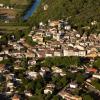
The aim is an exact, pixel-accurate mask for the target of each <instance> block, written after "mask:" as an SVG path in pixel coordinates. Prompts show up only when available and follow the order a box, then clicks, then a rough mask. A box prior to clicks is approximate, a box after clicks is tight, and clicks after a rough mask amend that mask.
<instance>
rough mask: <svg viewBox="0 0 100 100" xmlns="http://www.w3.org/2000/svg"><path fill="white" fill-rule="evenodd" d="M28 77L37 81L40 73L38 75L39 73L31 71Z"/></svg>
mask: <svg viewBox="0 0 100 100" xmlns="http://www.w3.org/2000/svg"><path fill="white" fill-rule="evenodd" d="M28 76H29V77H30V78H32V79H33V80H35V79H37V77H38V73H37V72H33V71H29V72H28Z"/></svg>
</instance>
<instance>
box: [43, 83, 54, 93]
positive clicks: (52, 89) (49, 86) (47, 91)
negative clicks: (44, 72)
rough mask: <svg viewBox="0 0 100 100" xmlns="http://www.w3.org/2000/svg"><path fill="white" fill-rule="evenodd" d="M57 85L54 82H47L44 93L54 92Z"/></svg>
mask: <svg viewBox="0 0 100 100" xmlns="http://www.w3.org/2000/svg"><path fill="white" fill-rule="evenodd" d="M54 88H55V85H54V84H47V86H46V88H45V89H44V94H48V93H50V94H52V93H53V91H54Z"/></svg>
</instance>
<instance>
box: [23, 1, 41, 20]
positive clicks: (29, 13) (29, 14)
mask: <svg viewBox="0 0 100 100" xmlns="http://www.w3.org/2000/svg"><path fill="white" fill-rule="evenodd" d="M40 2H41V0H35V2H34V3H33V4H32V7H31V8H30V9H29V10H28V11H27V12H26V14H25V15H24V16H23V20H28V18H29V17H31V16H32V15H33V13H34V12H35V10H36V8H37V7H38V6H39V4H40Z"/></svg>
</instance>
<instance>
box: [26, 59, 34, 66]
mask: <svg viewBox="0 0 100 100" xmlns="http://www.w3.org/2000/svg"><path fill="white" fill-rule="evenodd" d="M28 64H29V65H35V64H36V60H35V59H32V60H29V61H28Z"/></svg>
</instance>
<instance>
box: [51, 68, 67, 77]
mask: <svg viewBox="0 0 100 100" xmlns="http://www.w3.org/2000/svg"><path fill="white" fill-rule="evenodd" d="M51 69H52V71H53V74H59V75H60V76H65V75H66V73H65V72H64V71H63V70H62V69H60V68H58V67H55V66H53V67H52V68H51Z"/></svg>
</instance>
